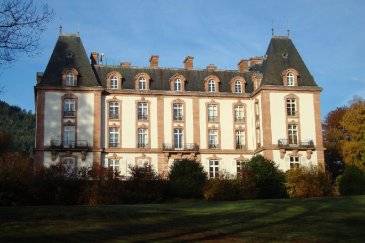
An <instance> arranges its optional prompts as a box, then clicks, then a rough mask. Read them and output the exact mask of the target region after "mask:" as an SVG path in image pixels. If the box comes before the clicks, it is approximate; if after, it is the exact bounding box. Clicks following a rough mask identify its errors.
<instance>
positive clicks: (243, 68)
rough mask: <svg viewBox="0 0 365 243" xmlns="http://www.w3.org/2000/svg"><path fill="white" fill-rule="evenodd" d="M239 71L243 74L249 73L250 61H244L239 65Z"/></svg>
mask: <svg viewBox="0 0 365 243" xmlns="http://www.w3.org/2000/svg"><path fill="white" fill-rule="evenodd" d="M237 65H238V70H239V71H241V72H247V71H248V60H247V59H242V60H241V61H240V62H239V63H238V64H237Z"/></svg>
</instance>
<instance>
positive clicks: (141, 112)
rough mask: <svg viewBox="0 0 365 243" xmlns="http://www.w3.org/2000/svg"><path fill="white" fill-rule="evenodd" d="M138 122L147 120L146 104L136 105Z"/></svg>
mask: <svg viewBox="0 0 365 243" xmlns="http://www.w3.org/2000/svg"><path fill="white" fill-rule="evenodd" d="M138 120H148V103H145V102H139V103H138Z"/></svg>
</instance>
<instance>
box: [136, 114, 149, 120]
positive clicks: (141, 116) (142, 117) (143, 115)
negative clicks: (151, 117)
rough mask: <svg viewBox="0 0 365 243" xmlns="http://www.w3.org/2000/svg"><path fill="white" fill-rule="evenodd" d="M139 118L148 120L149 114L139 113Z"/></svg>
mask: <svg viewBox="0 0 365 243" xmlns="http://www.w3.org/2000/svg"><path fill="white" fill-rule="evenodd" d="M138 120H143V121H145V120H148V115H145V114H138Z"/></svg>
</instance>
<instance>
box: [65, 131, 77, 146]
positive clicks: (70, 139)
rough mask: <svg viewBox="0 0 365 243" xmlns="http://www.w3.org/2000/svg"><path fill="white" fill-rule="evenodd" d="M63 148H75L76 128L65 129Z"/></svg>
mask: <svg viewBox="0 0 365 243" xmlns="http://www.w3.org/2000/svg"><path fill="white" fill-rule="evenodd" d="M63 146H64V147H65V148H73V147H75V126H64V127H63Z"/></svg>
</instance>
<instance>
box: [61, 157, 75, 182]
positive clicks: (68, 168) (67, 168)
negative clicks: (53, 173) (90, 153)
mask: <svg viewBox="0 0 365 243" xmlns="http://www.w3.org/2000/svg"><path fill="white" fill-rule="evenodd" d="M62 167H63V169H64V171H63V175H64V176H65V177H69V176H72V175H75V173H76V170H77V165H76V159H75V158H74V157H63V158H62Z"/></svg>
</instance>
